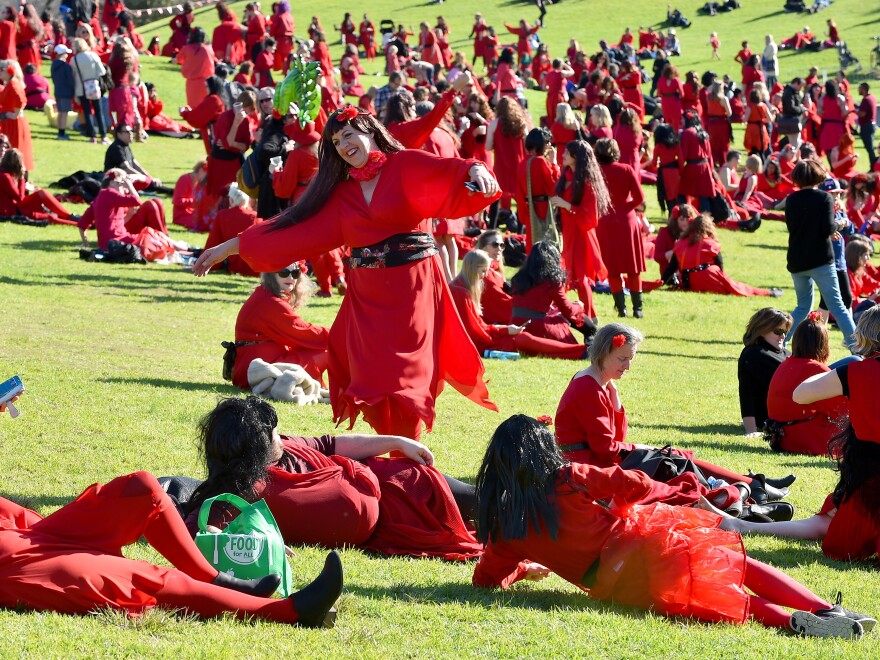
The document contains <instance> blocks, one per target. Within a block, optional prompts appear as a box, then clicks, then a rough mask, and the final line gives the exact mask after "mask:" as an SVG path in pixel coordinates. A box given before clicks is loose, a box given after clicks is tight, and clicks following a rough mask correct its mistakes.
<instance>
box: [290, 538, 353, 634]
mask: <svg viewBox="0 0 880 660" xmlns="http://www.w3.org/2000/svg"><path fill="white" fill-rule="evenodd" d="M341 593H342V560H341V559H340V558H339V555H338V554H337V552H336V551H335V550H333V551H331V552H330V554H328V555H327V559H325V560H324V569H323V570H322V571H321V574H320V575H318V577H317V578H315V580H314V581H313V582H312V583H311V584H310V585H308V586H306V587H304V588H302V589H300V590H299V591H297V592H296V593H295V594H293V595H292V596H290V599H291V600H292V601H293V607H294V609H295V610H296V613H297V616H298V617H299V618H298V619H297V622H296V625H298V626H304V627H306V628H331V627H332V626H333V624H334V623H336V610H335V609H334V608H333V604H334V603H335V602H336V599H337V598H339V594H341Z"/></svg>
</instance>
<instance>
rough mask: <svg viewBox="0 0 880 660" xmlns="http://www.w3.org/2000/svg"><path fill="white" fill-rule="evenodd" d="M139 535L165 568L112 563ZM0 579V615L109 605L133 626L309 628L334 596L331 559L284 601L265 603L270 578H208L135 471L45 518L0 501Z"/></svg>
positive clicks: (169, 511) (155, 492)
mask: <svg viewBox="0 0 880 660" xmlns="http://www.w3.org/2000/svg"><path fill="white" fill-rule="evenodd" d="M142 536H143V537H145V538H146V540H147V542H148V543H149V544H150V545H151V546H153V547H154V548H155V549H156V550H157V551H158V552H159V553H160V554H161V555H162V556H163V557H165V558H166V559H167V560H168V561H169V562H171V564H172V565H173V566H174V568H167V567H162V566H154V565H152V564H149V563H147V562H145V561H135V560H133V559H126V558H125V557H124V556H123V555H122V548H123V547H124V546H127V545H131V544H132V543H136V542H137V541H138V539H140V538H141V537H142ZM0 581H2V584H3V588H2V589H0V606H2V607H18V606H22V605H23V606H24V607H26V608H29V609H34V610H45V611H53V612H62V613H64V614H89V613H91V612H94V611H95V610H97V609H99V608H104V607H110V608H112V609H115V610H121V611H123V612H125V613H126V614H127V615H128V616H130V617H133V618H134V617H139V616H141V615H142V614H144V613H145V612H146V611H148V610H150V609H152V608H154V607H160V608H163V609H168V610H183V611H186V612H189V613H191V614H195V615H196V616H198V617H200V618H211V617H216V616H220V615H222V614H224V613H226V612H229V613H232V614H233V615H234V616H236V617H238V618H240V619H243V618H246V617H247V618H250V617H255V618H257V619H263V620H265V621H275V622H277V623H290V624H296V625H302V626H308V627H315V626H320V625H322V624H323V623H324V621H325V617H326V616H327V614H328V611H329V610H330V608H331V607H332V605H333V603H334V602H335V601H336V599H337V598H338V597H339V594H340V592H341V591H342V564H341V563H340V561H339V556H338V555H336V553H331V555H330V556H328V557H327V561H326V563H325V566H324V571H323V572H322V573H321V575H320V576H319V577H318V579H317V580H315V581H314V582H312V584H311V585H309V586H307V587H306V588H305V589H303V590H301V591H299V592H297V593H295V594H293V595H292V596H290V597H289V598H286V599H280V600H273V599H271V598H268V596H270V595H271V594H272V593H273V592H274V591H275V589H276V588H277V587H278V583H279V581H280V579H279V576H278V575H275V574H273V575H269V576H267V577H265V578H262V579H260V580H241V579H238V578H235V577H232V576H229V575H226V574H225V573H218V572H217V569H216V568H214V567H213V566H211V564H209V563H208V562H207V560H206V559H205V558H204V557H203V556H202V554H201V553H200V552H199V550H198V548H196V546H195V543H193V541H192V539H191V538H190V535H189V534H188V533H187V529H186V525H184V523H183V520H181V518H180V515H178V513H177V510H176V507H175V505H174V504H173V503H172V501H171V500H170V499H169V497H168V495H166V494H165V492H164V491H163V490H162V487H161V486H160V485H159V483H158V482H157V481H156V479H155V478H154V477H153V476H152V475H150V474H148V473H147V472H135V473H134V474H129V475H125V476H122V477H117V478H116V479H114V480H113V481H111V482H109V483H107V484H104V485H101V484H93V485H92V486H89V487H88V488H87V489H86V490H85V491H84V492H83V493H82V494H81V495H80V496H79V497H77V498H76V499H75V500H74V501H73V502H71V503H70V504H68V505H67V506H64V507H62V508H61V509H59V510H58V511H56V512H55V513H53V514H52V515H50V516H48V517H47V518H43V517H42V516H40V515H39V514H37V513H35V512H33V511H30V510H28V509H25V508H23V507H20V506H19V505H17V504H15V503H14V502H10V501H9V500H7V499H3V498H0Z"/></svg>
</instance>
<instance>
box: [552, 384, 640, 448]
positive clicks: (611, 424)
mask: <svg viewBox="0 0 880 660" xmlns="http://www.w3.org/2000/svg"><path fill="white" fill-rule="evenodd" d="M581 378H590V376H581ZM574 383H577V380H575V381H574ZM578 403H579V405H578V406H569V407H568V408H567V410H568V411H569V412H571V413H572V414H573V416H574V418H575V423H576V424H577V426H578V427H579V429H580V434H581V437H582V438H583V439H584V440H586V442H587V444H588V445H589V446H590V451H591V452H592V453H593V456H594V457H595V460H596V463H597V464H599V465H612V464H616V463H618V462H620V456H619V455H620V451H621V450H624V449H632V447H633V445H632V444H631V443H629V442H623V439H624V438H625V437H626V429H627V422H626V411H625V410H624V409H623V407H621V409H620V410H615V409H614V406H613V405H612V404H611V400H610V398H609V397H607V396H602V395H601V393H600V392H595V393H594V392H586V393H585V396H582V397H579V398H578ZM557 415H558V413H557Z"/></svg>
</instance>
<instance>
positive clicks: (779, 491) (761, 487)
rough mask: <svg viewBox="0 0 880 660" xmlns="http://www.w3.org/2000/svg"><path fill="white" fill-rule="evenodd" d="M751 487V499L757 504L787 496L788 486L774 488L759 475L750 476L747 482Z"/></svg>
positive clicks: (776, 500)
mask: <svg viewBox="0 0 880 660" xmlns="http://www.w3.org/2000/svg"><path fill="white" fill-rule="evenodd" d="M749 485H750V486H751V488H752V499H753V500H755V503H757V504H767V503H768V502H778V501H780V500H784V499H785V498H786V497H788V494H789V492H790V491H789V490H788V488H776V487H774V486H771V485H770V484H768V483H767V482H766V480H764V479H763V478H762V477H761V475H758V476H756V477H753V478H752V483H751V484H749Z"/></svg>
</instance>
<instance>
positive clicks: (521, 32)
mask: <svg viewBox="0 0 880 660" xmlns="http://www.w3.org/2000/svg"><path fill="white" fill-rule="evenodd" d="M504 27H506V28H507V31H508V32H510V33H511V34H515V35H517V36H518V37H519V39H518V40H517V42H516V52H517V53H520V54H523V53H531V52H532V44H531V42H529V36H530V35H533V34H535V33H536V32H537V31H538V30H540V29H541V26H540V25H536V26H534V27H531V28H524V27H510V26H509V25H508V24H507V23H505V24H504Z"/></svg>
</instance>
